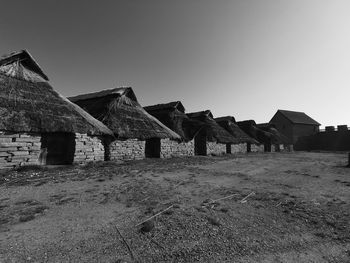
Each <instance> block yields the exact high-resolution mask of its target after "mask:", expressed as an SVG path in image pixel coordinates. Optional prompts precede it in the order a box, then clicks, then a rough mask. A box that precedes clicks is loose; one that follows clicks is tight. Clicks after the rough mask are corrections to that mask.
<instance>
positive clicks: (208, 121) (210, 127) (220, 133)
mask: <svg viewBox="0 0 350 263" xmlns="http://www.w3.org/2000/svg"><path fill="white" fill-rule="evenodd" d="M187 116H188V117H189V118H190V119H195V120H197V121H200V122H202V123H203V124H204V127H203V128H204V129H205V132H206V134H207V140H208V141H217V142H219V143H239V141H238V140H237V139H236V138H234V137H233V136H232V135H231V134H230V133H229V132H228V131H226V130H225V129H224V128H222V127H221V126H220V125H219V124H218V123H217V122H216V121H215V120H214V118H213V114H212V113H211V111H210V110H206V111H199V112H193V113H188V114H187Z"/></svg>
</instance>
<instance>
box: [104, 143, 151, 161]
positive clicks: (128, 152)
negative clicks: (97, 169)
mask: <svg viewBox="0 0 350 263" xmlns="http://www.w3.org/2000/svg"><path fill="white" fill-rule="evenodd" d="M145 144H146V143H145V141H140V140H137V139H129V140H125V141H120V140H116V141H113V142H112V143H111V144H110V145H109V150H110V159H111V160H140V159H144V158H145Z"/></svg>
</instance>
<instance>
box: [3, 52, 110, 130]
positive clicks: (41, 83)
mask: <svg viewBox="0 0 350 263" xmlns="http://www.w3.org/2000/svg"><path fill="white" fill-rule="evenodd" d="M46 80H48V78H47V76H46V75H45V74H44V73H43V72H42V70H41V69H40V67H39V65H38V64H37V63H36V62H35V61H34V60H33V58H32V57H31V56H30V54H29V53H28V52H27V51H22V52H18V53H14V55H13V56H6V57H5V58H4V59H3V60H0V130H3V131H9V132H33V133H46V132H69V133H86V134H89V135H111V136H113V133H112V131H110V130H109V129H108V128H107V127H106V126H105V125H104V124H102V123H101V122H99V121H98V120H96V119H94V118H93V117H92V116H91V115H89V114H88V113H86V112H84V111H83V110H82V109H81V108H79V107H78V106H77V105H74V104H73V103H71V102H70V101H68V100H67V99H66V98H64V97H63V96H61V95H60V94H58V93H57V92H56V91H54V89H53V88H52V87H51V86H50V85H49V84H48V82H47V81H46Z"/></svg>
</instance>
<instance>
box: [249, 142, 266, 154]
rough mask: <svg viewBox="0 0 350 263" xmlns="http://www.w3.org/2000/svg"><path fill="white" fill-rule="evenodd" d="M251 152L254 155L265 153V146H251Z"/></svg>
mask: <svg viewBox="0 0 350 263" xmlns="http://www.w3.org/2000/svg"><path fill="white" fill-rule="evenodd" d="M251 152H252V153H254V152H255V153H256V152H259V153H261V152H264V145H263V144H260V145H257V144H252V145H251Z"/></svg>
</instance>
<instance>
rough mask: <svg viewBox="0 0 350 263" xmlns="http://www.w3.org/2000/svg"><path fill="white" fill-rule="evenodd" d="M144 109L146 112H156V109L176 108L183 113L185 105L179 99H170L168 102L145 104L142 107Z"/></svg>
mask: <svg viewBox="0 0 350 263" xmlns="http://www.w3.org/2000/svg"><path fill="white" fill-rule="evenodd" d="M144 109H145V110H146V111H147V112H156V111H157V112H158V111H163V110H164V111H169V110H173V109H176V110H178V111H180V112H182V113H185V107H184V105H183V104H182V103H181V101H172V102H168V103H162V104H156V105H151V106H146V107H144Z"/></svg>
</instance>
